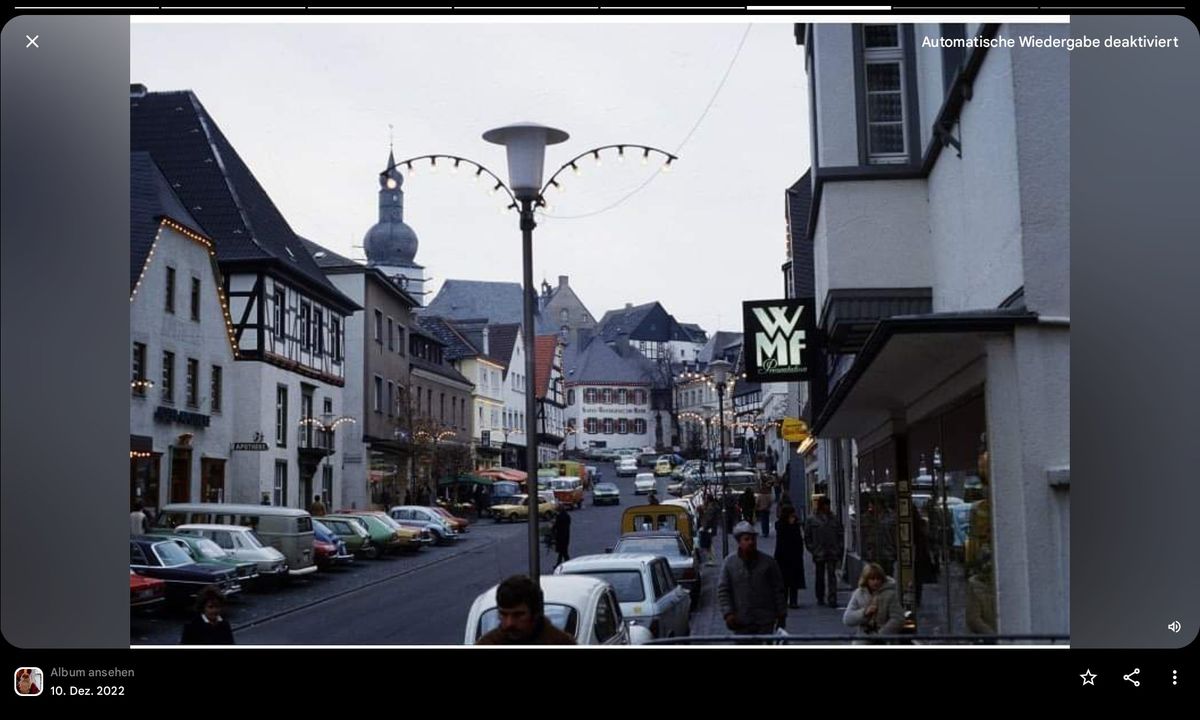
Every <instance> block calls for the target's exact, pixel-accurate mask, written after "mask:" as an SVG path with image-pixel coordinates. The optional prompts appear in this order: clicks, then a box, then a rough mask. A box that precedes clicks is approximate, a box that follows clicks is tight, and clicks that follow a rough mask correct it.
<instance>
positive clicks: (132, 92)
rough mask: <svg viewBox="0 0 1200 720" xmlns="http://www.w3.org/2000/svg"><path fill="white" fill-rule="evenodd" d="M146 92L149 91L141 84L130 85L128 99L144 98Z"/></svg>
mask: <svg viewBox="0 0 1200 720" xmlns="http://www.w3.org/2000/svg"><path fill="white" fill-rule="evenodd" d="M148 92H150V91H149V90H147V89H146V86H145V85H143V84H141V83H132V84H131V85H130V86H129V97H131V98H140V97H146V93H148Z"/></svg>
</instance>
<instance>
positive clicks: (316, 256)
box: [296, 235, 420, 308]
mask: <svg viewBox="0 0 1200 720" xmlns="http://www.w3.org/2000/svg"><path fill="white" fill-rule="evenodd" d="M296 237H298V238H300V242H301V243H303V244H304V248H305V249H306V250H308V252H309V254H310V255H312V258H313V260H314V261H316V263H317V266H318V267H320V268H321V271H322V272H324V273H325V274H326V275H345V274H350V273H361V274H364V275H366V274H373V275H375V277H376V279H377V280H378V281H379V282H380V283H381V284H383V285H384V286H385V287H386V288H387V289H388V291H389V292H391V293H392V294H394V295H396V296H397V297H398V298H399V299H400V301H401V302H404V303H406V304H407V305H408V307H410V308H414V307H417V306H418V305H420V303H419V302H417V300H416V298H414V297H413V296H412V295H410V294H409V293H408V291H406V290H404V289H403V288H401V287H400V286H399V284H397V283H396V282H395V281H393V280H392V279H391V278H389V277H388V276H387V275H386V274H385V273H384V272H383V271H382V270H380V269H379V268H373V267H369V266H367V265H364V264H363V263H360V262H358V261H356V260H351V259H350V258H348V257H346V256H344V255H338V254H337V253H335V252H334V251H332V250H330V249H329V248H327V247H325V246H323V245H319V244H317V243H315V242H313V241H312V240H309V239H308V238H306V237H304V236H302V235H297V236H296Z"/></svg>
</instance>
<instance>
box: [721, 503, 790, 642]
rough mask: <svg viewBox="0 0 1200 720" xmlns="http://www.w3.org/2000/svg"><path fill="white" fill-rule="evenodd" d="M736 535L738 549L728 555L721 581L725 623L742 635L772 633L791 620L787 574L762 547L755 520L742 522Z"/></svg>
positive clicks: (722, 610)
mask: <svg viewBox="0 0 1200 720" xmlns="http://www.w3.org/2000/svg"><path fill="white" fill-rule="evenodd" d="M733 536H734V538H736V539H737V544H738V548H737V552H736V553H734V554H732V555H730V556H729V557H727V558H725V564H724V565H723V566H722V567H721V581H720V583H719V584H718V585H717V602H718V605H719V607H720V609H721V615H722V616H723V617H724V618H725V626H726V627H728V628H729V629H730V630H732V631H733V632H734V633H735V634H738V635H770V634H772V633H774V632H775V630H776V629H777V628H781V627H783V626H784V625H785V624H786V623H787V606H786V605H785V604H784V584H783V574H782V573H781V572H780V570H779V564H778V563H776V562H775V558H773V557H771V556H770V555H767V554H766V553H764V552H760V551H759V550H758V530H756V529H755V528H754V525H753V524H752V523H749V522H744V521H743V522H740V523H738V524H737V527H735V528H734V529H733Z"/></svg>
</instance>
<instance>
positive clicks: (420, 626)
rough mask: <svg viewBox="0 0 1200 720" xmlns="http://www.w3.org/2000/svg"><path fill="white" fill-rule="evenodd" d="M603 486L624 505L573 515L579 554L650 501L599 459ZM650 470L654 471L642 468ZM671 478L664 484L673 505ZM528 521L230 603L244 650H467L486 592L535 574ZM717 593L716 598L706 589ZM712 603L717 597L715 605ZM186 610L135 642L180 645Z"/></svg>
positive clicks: (134, 633)
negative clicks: (476, 606) (472, 620)
mask: <svg viewBox="0 0 1200 720" xmlns="http://www.w3.org/2000/svg"><path fill="white" fill-rule="evenodd" d="M597 467H598V468H600V470H601V473H602V475H603V477H602V481H604V482H615V483H617V486H618V487H619V488H620V489H621V504H620V505H605V506H594V505H592V498H591V493H590V492H588V493H586V504H585V505H584V507H583V508H581V509H579V510H576V511H572V512H571V547H570V553H571V557H572V558H575V557H580V556H583V555H590V554H596V553H603V552H604V550H605V548H607V547H611V546H612V545H613V543H614V542H615V541H616V539H617V538H618V536H619V535H620V519H621V513H622V511H623V510H624V509H625V508H627V507H628V506H629V505H630V504H642V503H645V502H646V496H644V495H640V496H639V495H634V493H633V478H631V477H630V478H618V477H616V471H615V468H614V467H613V466H612V465H611V464H606V463H599V464H597ZM642 471H643V472H646V470H645V469H643V470H642ZM668 480H669V478H659V479H658V496H659V498H660V499H663V500H666V499H667V498H668V497H669V496H668V495H667V494H666V486H667V484H668ZM528 534H529V528H528V525H527V524H526V523H523V522H519V523H512V524H509V523H496V522H494V521H492V520H491V519H484V520H482V521H479V522H474V523H472V525H471V528H470V532H468V533H467V534H466V538H465V539H464V540H462V541H460V542H458V543H457V544H455V545H453V546H448V547H427V548H424V549H422V550H420V551H418V552H416V553H412V554H407V555H401V556H398V557H389V558H385V559H382V560H377V561H366V560H359V561H357V562H355V563H354V564H353V565H351V566H348V567H345V568H342V569H338V570H335V571H333V572H320V573H316V574H314V575H310V576H307V577H306V578H301V579H298V580H295V581H293V582H292V583H291V584H290V585H289V586H288V587H285V588H283V589H281V590H278V591H267V592H249V593H244V594H243V595H242V596H241V597H240V598H238V599H236V600H234V601H233V602H231V603H230V605H229V607H228V608H227V615H228V616H229V619H230V622H231V623H232V624H233V628H234V637H235V639H236V641H237V643H238V644H241V645H457V644H461V643H462V640H463V632H464V629H465V628H464V623H465V622H466V619H467V612H468V611H469V610H470V607H471V603H472V602H474V600H475V598H476V596H478V595H479V593H481V592H483V591H484V590H486V589H487V588H489V587H491V586H492V585H495V584H496V583H498V582H500V581H501V580H503V579H504V578H505V577H507V576H509V575H512V574H515V573H520V572H527V571H528V568H529V543H528ZM539 552H540V560H541V563H540V564H541V571H542V572H543V573H545V574H549V573H550V572H551V570H552V568H553V566H554V561H555V558H556V553H555V551H554V550H553V548H547V547H546V546H545V545H544V544H541V545H539ZM705 594H706V595H708V593H705ZM706 601H708V600H707V599H706ZM186 619H187V617H186V616H185V615H182V614H178V613H175V614H171V613H167V612H165V611H158V612H155V613H151V614H135V615H133V616H132V617H131V620H130V637H131V641H132V643H133V644H135V645H170V644H175V643H178V642H179V635H180V631H181V628H182V624H183V622H184V621H185V620H186Z"/></svg>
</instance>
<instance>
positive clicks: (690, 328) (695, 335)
mask: <svg viewBox="0 0 1200 720" xmlns="http://www.w3.org/2000/svg"><path fill="white" fill-rule="evenodd" d="M679 327H680V328H682V329H683V331H684V332H685V333H687V334H688V336H689V337H691V340H692V342H694V343H702V342H708V333H707V332H706V331H705V330H704V328H702V327H700V326H699V325H697V324H696V323H679Z"/></svg>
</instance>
